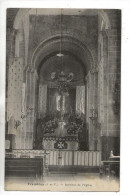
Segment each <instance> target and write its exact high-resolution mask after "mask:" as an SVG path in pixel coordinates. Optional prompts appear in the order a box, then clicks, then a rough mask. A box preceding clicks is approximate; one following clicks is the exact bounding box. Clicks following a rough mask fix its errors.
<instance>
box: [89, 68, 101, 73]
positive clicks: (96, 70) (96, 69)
mask: <svg viewBox="0 0 130 195" xmlns="http://www.w3.org/2000/svg"><path fill="white" fill-rule="evenodd" d="M98 71H99V68H98V66H94V67H92V69H91V70H90V73H91V74H94V73H97V72H98Z"/></svg>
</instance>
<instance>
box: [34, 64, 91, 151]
mask: <svg viewBox="0 0 130 195" xmlns="http://www.w3.org/2000/svg"><path fill="white" fill-rule="evenodd" d="M68 68H70V67H68ZM68 70H69V69H67V70H66V72H63V71H61V72H59V73H56V72H50V73H49V75H51V80H50V81H48V80H44V81H43V80H42V82H41V83H40V84H39V102H38V105H39V108H38V109H39V119H38V120H37V131H36V139H35V147H34V148H35V149H44V150H57V149H58V150H80V149H79V147H80V146H81V143H80V141H81V140H79V139H80V138H81V135H82V137H83V136H84V137H86V116H85V85H84V83H83V82H81V83H80V85H79V82H78V83H77V82H73V81H74V77H75V79H76V74H73V73H71V72H70V73H68ZM56 74H57V76H56ZM41 78H42V79H43V77H41ZM48 79H49V76H48ZM52 81H53V82H52ZM86 139H87V138H84V140H85V141H84V140H83V139H82V143H83V144H84V145H87V144H86ZM84 148H85V146H84Z"/></svg>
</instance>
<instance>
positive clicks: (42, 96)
mask: <svg viewBox="0 0 130 195" xmlns="http://www.w3.org/2000/svg"><path fill="white" fill-rule="evenodd" d="M46 108H47V85H42V84H40V85H39V115H40V116H41V115H44V114H45V113H46Z"/></svg>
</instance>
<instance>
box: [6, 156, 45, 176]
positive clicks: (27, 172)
mask: <svg viewBox="0 0 130 195" xmlns="http://www.w3.org/2000/svg"><path fill="white" fill-rule="evenodd" d="M42 176H43V159H42V158H5V179H6V178H25V179H27V178H34V179H41V178H42Z"/></svg>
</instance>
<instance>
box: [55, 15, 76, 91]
mask: <svg viewBox="0 0 130 195" xmlns="http://www.w3.org/2000/svg"><path fill="white" fill-rule="evenodd" d="M61 47H62V12H61V15H60V49H59V52H58V53H57V54H56V56H57V57H59V58H60V59H61V71H60V72H52V73H51V79H52V81H56V82H58V86H59V91H60V92H61V93H64V92H67V94H68V83H69V82H71V81H72V80H73V78H74V73H72V72H70V73H67V74H66V73H65V72H64V70H63V57H64V54H63V53H62V48H61Z"/></svg>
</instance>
